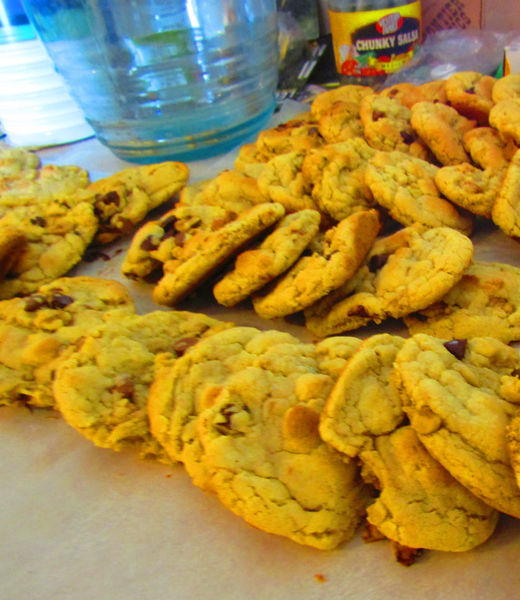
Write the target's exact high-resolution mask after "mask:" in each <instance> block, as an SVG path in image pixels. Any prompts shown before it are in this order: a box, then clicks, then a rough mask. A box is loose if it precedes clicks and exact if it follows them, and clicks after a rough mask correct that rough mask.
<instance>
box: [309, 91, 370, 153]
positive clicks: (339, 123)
mask: <svg viewBox="0 0 520 600" xmlns="http://www.w3.org/2000/svg"><path fill="white" fill-rule="evenodd" d="M359 110H360V103H359V102H357V101H356V102H342V101H338V102H334V104H333V105H332V106H331V107H330V108H329V109H328V110H327V111H326V112H325V113H324V114H322V115H321V117H320V118H319V120H318V130H319V132H320V135H321V136H322V138H323V139H324V140H325V142H326V143H327V144H337V143H338V142H344V141H346V140H349V139H351V138H354V137H361V136H362V135H363V123H362V122H361V118H360V114H359Z"/></svg>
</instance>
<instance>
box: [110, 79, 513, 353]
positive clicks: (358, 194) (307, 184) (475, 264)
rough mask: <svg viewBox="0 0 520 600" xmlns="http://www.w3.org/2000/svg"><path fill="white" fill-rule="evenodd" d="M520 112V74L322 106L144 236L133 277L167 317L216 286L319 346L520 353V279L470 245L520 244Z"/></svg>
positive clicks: (203, 185) (220, 298)
mask: <svg viewBox="0 0 520 600" xmlns="http://www.w3.org/2000/svg"><path fill="white" fill-rule="evenodd" d="M515 107H520V75H508V76H506V77H504V78H502V79H499V80H496V79H494V78H493V77H490V76H486V75H482V74H480V73H475V72H461V73H456V74H454V75H452V76H451V77H450V78H449V79H447V80H442V81H434V82H430V83H427V84H424V85H418V86H414V85H412V84H404V83H403V84H397V85H395V86H393V87H390V88H387V89H384V90H382V91H380V92H377V93H376V92H375V91H374V90H372V89H371V88H369V87H366V86H358V85H347V86H343V87H340V88H336V89H333V90H330V91H325V92H322V93H320V94H319V95H318V96H316V97H315V98H314V100H313V101H312V104H311V106H310V111H309V112H307V113H304V114H302V115H300V116H298V117H296V118H294V119H292V120H291V121H288V122H286V123H283V124H281V125H279V126H277V127H275V128H272V129H269V130H266V131H263V132H262V133H261V134H260V135H259V136H258V138H257V140H256V141H255V142H254V143H252V144H248V145H246V146H243V147H242V148H241V149H240V151H239V153H238V156H237V159H236V161H235V165H234V168H233V169H230V170H226V171H223V172H221V173H220V174H218V175H217V176H216V177H215V178H213V179H211V180H208V181H202V182H197V183H194V184H188V185H187V186H186V187H185V188H184V189H183V190H182V191H181V192H180V196H179V200H178V202H177V203H176V204H175V205H174V207H173V208H172V209H171V210H169V211H167V212H166V213H165V214H164V215H163V216H161V217H160V218H159V219H157V220H154V221H151V222H148V223H146V224H145V225H144V226H143V227H142V228H141V229H139V231H137V233H136V234H135V235H134V237H133V239H132V242H131V245H130V248H129V250H128V253H127V255H126V257H125V262H124V264H123V268H122V272H123V275H124V276H126V277H128V278H131V279H143V280H150V278H152V277H155V278H156V279H155V281H156V282H157V283H156V284H155V287H154V289H153V298H154V301H155V302H156V303H157V304H160V305H165V306H170V307H175V306H177V305H178V304H179V303H180V302H182V300H183V299H185V298H186V297H188V296H189V295H190V294H191V293H192V292H193V291H195V290H197V289H200V288H203V287H208V286H211V289H212V291H213V296H214V298H215V299H216V301H217V302H218V303H220V304H222V305H223V306H227V307H233V306H236V305H237V304H239V303H244V302H245V303H246V305H247V303H250V304H251V305H252V308H253V310H254V311H255V312H256V313H257V314H258V315H259V316H261V317H263V318H266V319H274V318H281V317H286V316H288V315H293V314H295V313H302V314H303V316H304V319H305V325H306V327H307V329H308V330H309V331H310V332H311V333H312V334H313V335H315V336H318V337H320V338H321V337H326V336H328V335H334V334H340V333H344V332H349V331H352V330H355V329H357V328H359V327H361V326H363V325H366V324H369V323H381V322H382V321H384V320H385V319H388V318H404V319H405V323H406V325H407V326H408V327H409V328H410V331H412V332H418V331H422V332H428V333H431V334H433V335H440V336H446V335H447V334H448V332H449V335H450V336H454V337H470V336H473V335H477V334H478V332H480V331H481V330H482V329H481V324H482V322H485V321H486V320H487V319H492V320H493V321H494V322H496V324H497V327H498V333H497V335H498V336H499V337H500V339H502V340H504V341H507V342H510V341H514V340H519V339H520V337H519V333H520V331H519V329H518V323H519V321H518V316H517V306H518V302H517V299H516V297H517V294H516V291H515V290H516V289H517V283H518V282H520V270H518V269H517V268H515V267H512V266H509V265H504V264H497V263H486V262H482V261H473V246H472V241H471V234H472V232H473V230H474V228H475V226H476V225H478V223H479V221H484V220H485V221H487V222H491V221H492V222H493V223H494V224H496V225H497V226H498V227H499V228H501V229H502V230H503V232H504V233H505V234H506V235H507V236H510V237H513V238H516V237H518V236H519V234H520V231H519V230H518V227H520V203H519V198H520V195H519V191H520V152H519V151H518V146H519V145H520V130H518V127H519V124H520V115H515V113H514V111H515ZM396 229H398V230H397V231H396Z"/></svg>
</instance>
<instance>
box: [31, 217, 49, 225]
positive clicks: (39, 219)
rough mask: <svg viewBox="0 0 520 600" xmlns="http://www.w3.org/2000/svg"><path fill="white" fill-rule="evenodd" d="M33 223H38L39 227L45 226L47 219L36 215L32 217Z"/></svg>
mask: <svg viewBox="0 0 520 600" xmlns="http://www.w3.org/2000/svg"><path fill="white" fill-rule="evenodd" d="M31 223H32V224H33V225H37V226H38V227H45V223H46V221H45V219H44V218H43V217H34V218H33V219H31Z"/></svg>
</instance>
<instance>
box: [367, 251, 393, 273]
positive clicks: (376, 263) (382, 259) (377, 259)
mask: <svg viewBox="0 0 520 600" xmlns="http://www.w3.org/2000/svg"><path fill="white" fill-rule="evenodd" d="M389 256H390V254H375V255H374V256H372V258H371V259H370V260H369V261H368V268H369V269H370V272H371V273H375V272H376V271H379V269H381V268H382V267H384V266H385V265H386V263H387V261H388V258H389Z"/></svg>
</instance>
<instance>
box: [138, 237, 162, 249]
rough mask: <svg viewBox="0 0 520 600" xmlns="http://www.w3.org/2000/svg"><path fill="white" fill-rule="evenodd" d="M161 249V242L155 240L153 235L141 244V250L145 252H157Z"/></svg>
mask: <svg viewBox="0 0 520 600" xmlns="http://www.w3.org/2000/svg"><path fill="white" fill-rule="evenodd" d="M158 247H159V242H158V241H157V240H154V237H153V235H149V236H148V237H146V238H145V239H144V240H143V241H142V242H141V250H144V251H145V252H150V250H157V248H158Z"/></svg>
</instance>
